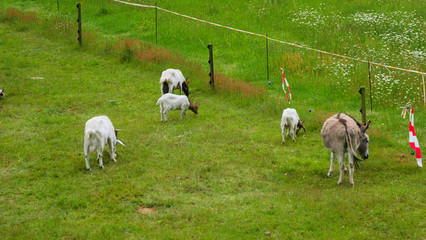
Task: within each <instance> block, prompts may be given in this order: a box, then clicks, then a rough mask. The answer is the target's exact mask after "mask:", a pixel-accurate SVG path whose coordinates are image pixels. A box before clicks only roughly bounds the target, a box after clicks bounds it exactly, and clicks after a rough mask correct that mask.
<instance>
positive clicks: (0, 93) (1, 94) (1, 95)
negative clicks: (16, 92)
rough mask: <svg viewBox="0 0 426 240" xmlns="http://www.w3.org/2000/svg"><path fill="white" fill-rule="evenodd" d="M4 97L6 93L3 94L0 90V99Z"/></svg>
mask: <svg viewBox="0 0 426 240" xmlns="http://www.w3.org/2000/svg"><path fill="white" fill-rule="evenodd" d="M4 95H6V93H5V92H4V90H3V89H0V98H2V97H3V96H4Z"/></svg>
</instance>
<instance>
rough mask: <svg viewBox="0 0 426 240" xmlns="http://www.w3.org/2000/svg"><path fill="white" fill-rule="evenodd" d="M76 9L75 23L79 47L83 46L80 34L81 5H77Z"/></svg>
mask: <svg viewBox="0 0 426 240" xmlns="http://www.w3.org/2000/svg"><path fill="white" fill-rule="evenodd" d="M77 9H78V18H77V22H78V31H77V32H78V42H79V44H80V47H81V46H82V44H83V38H82V32H81V4H80V3H77Z"/></svg>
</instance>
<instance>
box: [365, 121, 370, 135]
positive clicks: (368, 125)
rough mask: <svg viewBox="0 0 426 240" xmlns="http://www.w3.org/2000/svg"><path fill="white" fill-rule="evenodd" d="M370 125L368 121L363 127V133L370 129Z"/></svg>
mask: <svg viewBox="0 0 426 240" xmlns="http://www.w3.org/2000/svg"><path fill="white" fill-rule="evenodd" d="M370 123H371V121H368V123H367V125H365V127H364V132H366V131H367V129H368V128H369V127H370Z"/></svg>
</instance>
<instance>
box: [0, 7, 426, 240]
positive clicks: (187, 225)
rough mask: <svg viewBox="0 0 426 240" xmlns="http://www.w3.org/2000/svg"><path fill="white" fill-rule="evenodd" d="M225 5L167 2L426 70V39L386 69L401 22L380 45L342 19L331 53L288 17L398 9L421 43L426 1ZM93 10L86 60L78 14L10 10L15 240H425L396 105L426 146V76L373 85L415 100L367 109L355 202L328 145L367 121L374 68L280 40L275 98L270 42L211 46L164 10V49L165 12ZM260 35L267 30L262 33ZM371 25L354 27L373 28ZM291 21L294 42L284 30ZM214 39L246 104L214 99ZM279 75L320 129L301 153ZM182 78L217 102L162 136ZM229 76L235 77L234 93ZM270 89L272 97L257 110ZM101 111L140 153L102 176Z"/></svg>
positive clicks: (0, 167)
mask: <svg viewBox="0 0 426 240" xmlns="http://www.w3.org/2000/svg"><path fill="white" fill-rule="evenodd" d="M219 2H221V1H211V2H209V5H207V4H204V3H201V2H196V3H193V4H190V1H179V2H175V1H165V2H160V4H159V5H160V6H162V7H164V8H167V9H171V10H174V11H177V12H181V13H184V14H187V15H191V16H195V17H199V18H203V19H206V20H211V21H213V20H216V19H218V21H219V20H220V22H219V23H221V24H225V23H229V25H230V26H234V27H238V28H242V29H245V30H249V31H253V32H261V31H262V30H268V32H269V33H268V34H269V35H271V37H272V35H274V34H276V36H277V37H276V38H279V39H280V38H286V39H283V40H287V39H288V40H289V41H291V42H296V43H304V44H306V45H309V46H312V47H318V48H320V49H323V50H327V51H339V50H342V51H345V52H339V53H342V54H351V53H354V51H355V50H350V49H348V46H357V48H359V49H367V48H366V47H365V46H366V45H364V44H366V43H371V42H372V41H375V42H376V45H377V47H376V50H377V53H376V55H374V56H373V55H372V53H371V52H366V53H365V54H366V55H365V56H372V57H375V58H376V59H374V61H376V62H381V61H387V62H386V63H388V64H391V65H395V66H401V67H407V68H413V69H415V70H424V69H425V65H424V61H423V60H424V58H422V52H423V53H424V46H422V43H421V39H420V40H419V39H415V40H412V41H408V42H407V43H406V44H394V45H392V47H391V48H392V49H393V51H390V53H389V55H388V56H387V57H389V58H387V57H386V58H385V57H384V55H381V53H382V51H384V50H383V49H381V48H382V47H383V46H382V44H386V43H387V41H388V40H387V38H386V37H385V36H388V35H386V33H387V29H388V28H391V29H397V28H398V27H400V26H399V25H397V24H394V25H389V26H388V27H386V28H385V27H383V26H382V25H381V24H377V25H376V26H375V28H374V29H375V31H376V32H377V36H375V37H374V38H367V35H356V36H357V37H356V38H355V37H354V38H353V39H352V38H351V37H350V36H351V34H342V32H344V29H348V28H347V25H345V24H350V21H351V20H350V19H348V18H344V19H343V18H342V19H341V21H342V23H341V24H344V25H342V26H341V29H340V30H336V32H334V31H332V29H328V30H327V28H330V26H328V25H327V24H324V25H321V24H320V27H321V30H324V31H325V30H327V32H328V33H329V34H330V36H339V34H341V35H343V39H337V40H335V41H334V40H333V41H331V40H330V41H327V37H325V36H322V37H320V38H317V39H312V36H314V34H315V32H313V31H308V32H305V30H312V29H310V25H309V24H314V23H312V22H309V24H308V23H306V24H296V23H295V22H294V21H292V20H291V19H290V18H288V17H289V16H296V15H297V16H299V17H300V16H302V14H301V13H302V12H303V11H304V9H308V8H309V9H310V7H318V8H316V11H318V12H320V13H321V14H320V15H321V16H322V18H323V19H324V21H326V22H327V21H337V20H336V19H339V17H338V16H343V15H346V16H351V14H352V15H353V16H358V15H356V14H357V13H358V12H359V11H365V12H367V13H371V14H372V15H371V16H376V15H374V13H377V16H381V15H380V14H382V13H383V14H384V18H385V19H386V18H387V19H389V18H391V17H392V16H394V15H392V14H395V12H397V11H402V12H411V13H412V14H411V15H407V16H405V17H404V16H400V19H398V20H400V21H405V22H406V23H415V24H417V25H414V26H412V28H413V31H412V32H410V33H409V34H413V36H418V35H417V33H418V32H420V33H422V29H418V26H421V24H422V22H423V23H424V18H425V13H424V9H425V8H424V5H425V4H424V3H422V2H411V3H410V2H406V3H405V2H397V3H392V2H391V1H389V2H385V3H382V5H381V6H378V5H374V4H372V2H369V1H357V2H356V3H353V4H348V3H342V4H340V5H327V6H330V9H328V8H326V6H323V5H321V4H320V3H319V2H317V1H310V2H305V3H303V4H297V3H295V2H294V1H293V2H288V12H287V13H286V15H284V16H286V18H284V19H285V20H283V22H279V21H277V19H279V18H280V17H282V16H283V14H282V13H283V12H280V11H284V10H282V8H283V7H282V5H281V3H277V1H247V2H244V1H238V2H237V3H235V4H234V5H226V3H225V4H223V3H222V5H221V4H219ZM332 2H334V1H329V2H328V4H330V3H332ZM141 3H142V1H141ZM144 3H150V2H149V1H147V2H144ZM82 4H83V7H84V9H86V10H85V12H84V13H85V15H84V16H87V17H85V21H87V23H86V24H85V25H84V27H85V28H84V29H85V30H84V31H85V34H86V35H85V36H84V37H85V38H84V39H85V40H86V41H85V43H84V46H83V48H80V47H79V46H78V43H77V42H76V37H77V36H76V34H75V31H76V29H75V26H76V24H75V19H74V15H73V14H74V11H75V3H74V2H71V1H60V15H57V10H56V1H41V0H40V1H11V0H3V1H2V3H0V36H2V37H1V38H0V52H1V53H2V56H1V57H0V88H3V87H4V88H5V92H6V94H7V95H6V96H4V97H3V99H0V129H1V130H0V185H1V187H0V236H1V238H2V239H54V238H71V239H104V238H105V239H188V238H195V239H262V238H273V239H395V238H399V239H424V236H426V231H425V229H426V221H425V220H424V216H425V209H426V208H425V200H426V191H425V190H426V188H425V187H424V186H425V173H424V171H423V169H421V168H419V167H417V165H416V163H415V158H414V156H412V155H410V151H411V150H410V148H409V145H408V119H403V118H402V117H401V116H400V109H399V108H398V107H399V105H400V104H410V105H412V106H413V107H414V108H415V109H416V114H415V119H416V120H415V126H416V132H417V135H418V138H419V142H420V145H421V146H422V147H424V142H425V141H424V139H425V135H426V130H425V128H424V124H425V122H426V120H425V113H426V112H425V108H424V106H423V102H422V101H423V99H422V95H421V91H420V92H419V91H417V90H416V88H417V87H421V85H420V82H421V81H420V80H419V76H418V75H409V74H407V73H398V72H396V71H392V78H390V80H389V76H385V75H383V76H382V75H380V74H384V73H386V72H388V71H387V70H386V69H381V70H379V68H376V72H375V75H374V81H375V84H378V83H379V82H381V81H379V79H382V80H383V81H382V82H383V83H382V85H383V89H384V90H386V91H387V92H391V94H392V93H396V92H400V91H401V89H400V87H397V86H395V85H393V86H390V84H391V83H390V82H392V81H395V80H398V79H400V83H401V84H402V83H403V84H406V86H410V87H412V88H413V89H414V90H416V94H417V95H410V96H411V97H410V99H404V96H403V95H401V96H399V95H397V94H394V95H395V98H393V99H392V98H391V97H390V95H386V94H388V93H386V94H383V96H379V94H378V93H377V92H376V93H375V96H374V97H375V101H374V103H375V105H374V111H373V112H371V111H368V119H371V121H372V126H371V129H370V130H369V135H370V158H369V159H368V160H366V161H365V162H363V164H362V166H361V168H360V169H356V170H355V175H354V180H355V187H354V188H351V187H350V186H349V183H348V176H347V175H345V179H344V182H343V184H342V185H341V186H338V185H337V184H336V182H337V178H338V176H337V175H338V174H337V172H338V170H337V168H335V174H334V176H333V177H331V178H328V177H327V176H326V174H327V171H328V168H329V157H330V153H329V152H328V151H327V150H326V149H325V148H324V147H323V144H322V139H321V136H320V134H319V132H320V129H321V127H322V123H323V121H324V120H325V119H326V118H327V117H328V116H331V115H332V114H333V113H337V112H340V111H343V112H347V113H349V114H351V115H353V116H355V117H356V118H357V119H360V114H359V108H360V101H359V94H358V93H357V90H358V89H359V86H361V85H366V84H368V81H367V80H368V78H367V79H366V75H367V72H366V71H365V70H366V68H367V66H363V65H361V66H358V65H357V64H355V63H354V64H353V63H350V62H344V61H343V62H342V61H338V60H336V59H331V58H328V57H325V56H322V57H321V56H318V55H312V54H308V53H307V52H304V51H302V50H298V49H296V50H295V49H292V48H290V47H288V46H287V47H284V46H279V45H275V44H271V45H272V46H271V66H273V67H271V69H273V70H271V78H272V77H273V78H274V80H273V82H274V83H273V84H271V86H269V85H267V84H265V82H266V76H265V75H266V72H265V68H264V62H263V61H264V56H263V54H264V51H263V50H262V48H263V47H264V43H265V42H264V39H256V38H254V39H253V38H252V37H250V38H249V37H247V36H245V35H241V34H238V33H232V32H230V31H229V30H226V29H222V30H219V29H216V30H215V32H214V33H212V32H210V31H211V29H214V28H212V27H207V26H204V25H202V24H196V25H195V26H194V25H191V24H193V23H192V22H190V21H189V20H184V19H179V18H175V17H171V16H168V15H166V14H164V13H162V14H161V17H162V18H163V24H160V29H161V31H162V33H161V34H160V38H159V47H158V48H157V47H153V44H148V43H147V42H148V41H151V42H152V41H153V40H154V39H155V38H153V37H155V32H154V29H155V25H154V23H153V22H152V15H151V16H149V15H148V13H149V14H153V10H152V9H151V10H150V11H148V10H146V9H145V10H141V9H134V8H131V7H127V6H122V5H119V4H116V3H111V2H109V1H82ZM150 4H152V2H151V3H150ZM262 4H263V5H265V6H263V5H262ZM254 6H256V7H255V8H254ZM12 8H14V9H19V10H22V11H25V14H23V13H22V12H21V11H17V10H12ZM227 8H230V9H233V10H235V11H236V12H237V13H238V14H230V12H229V11H225V10H226V9H227ZM242 9H247V11H246V12H244V11H242ZM261 9H264V10H261ZM286 9H287V8H286ZM29 12H33V13H29ZM256 13H257V14H256ZM248 16H253V17H251V18H249V17H248ZM371 16H370V17H371ZM322 18H321V17H319V19H320V20H321V19H322ZM35 19H37V20H35ZM413 19H414V20H413ZM302 20H303V19H302ZM302 20H300V21H299V22H303V21H302ZM320 20H318V21H319V22H321V21H320ZM306 21H308V20H306ZM164 22H167V23H168V24H171V23H173V26H174V27H173V28H170V26H169V27H167V26H166V25H165V24H164ZM354 22H356V21H354ZM262 23H268V24H265V26H266V27H265V28H263V27H262V26H263V25H262ZM364 23H365V22H361V23H360V22H358V24H359V25H360V26H358V25H356V24H355V23H354V24H353V25H351V26H352V27H353V28H354V29H358V28H361V27H362V24H364ZM292 24H293V25H292ZM316 24H319V23H316ZM225 25H226V24H225ZM282 25H285V26H288V28H285V29H288V30H286V31H281V30H282V29H284V26H282ZM314 26H318V25H314ZM410 26H411V25H410ZM166 29H169V30H170V31H166ZM274 29H276V30H275V32H274ZM370 30H371V29H370ZM186 31H188V32H186ZM318 31H320V30H318ZM357 31H360V30H359V29H358V30H357ZM371 31H373V30H371ZM381 31H382V32H381ZM423 31H424V30H423ZM89 32H90V33H89ZM182 33H183V34H182ZM185 33H188V34H185ZM382 33H383V35H380V34H382ZM311 34H312V35H311ZM176 36H179V37H176ZM354 36H355V35H354ZM273 37H275V36H273ZM132 38H135V39H139V40H143V41H144V42H145V43H144V45H143V46H142V47H141V46H140V45H138V44H140V42H138V41H130V40H124V39H132ZM413 39H414V38H413ZM394 40H395V39H394ZM394 40H392V41H390V40H389V42H394ZM423 40H424V37H423ZM401 41H402V40H401ZM117 42H119V43H120V44H119V43H117ZM210 42H211V43H213V44H215V45H214V46H215V53H216V54H215V56H216V57H217V58H215V61H216V59H217V61H216V64H217V71H218V73H221V74H223V75H224V76H225V75H226V76H225V77H223V86H225V85H226V84H228V85H226V86H233V87H234V90H226V89H224V88H223V86H222V87H221V86H218V89H216V90H215V91H211V90H210V87H209V85H208V83H207V82H208V76H207V72H208V70H207V69H208V65H207V64H206V61H207V59H208V52H207V48H206V46H207V44H208V43H210ZM423 42H424V41H423ZM340 43H341V44H340ZM126 44H127V46H126ZM314 44H315V46H314ZM258 45H259V46H258ZM242 47H243V48H242ZM364 47H365V48H364ZM326 48H327V49H326ZM244 49H246V50H247V49H250V50H249V51H247V52H246V51H245V50H244ZM408 50H409V51H411V52H414V51H418V52H420V53H419V56H417V57H411V58H410V57H409V56H408V55H401V56H405V57H403V58H399V59H392V60H391V58H392V56H399V54H401V53H403V52H405V51H408ZM250 54H251V55H250ZM250 56H252V57H250ZM351 56H354V55H351ZM357 57H358V56H357ZM359 57H364V56H363V55H360V56H359ZM422 59H423V60H422ZM372 61H373V60H372ZM256 63H257V64H256ZM399 63H401V64H403V66H402V65H399ZM281 64H285V66H286V73H287V74H286V75H287V78H288V79H289V81H291V84H292V91H293V95H294V97H295V99H294V101H293V102H292V104H291V105H290V106H292V107H295V108H296V109H297V110H298V112H299V115H300V116H301V118H302V119H305V126H306V129H307V133H304V132H301V133H300V134H299V135H298V137H297V139H296V142H292V141H290V139H288V140H287V141H286V143H285V144H283V143H282V142H281V133H280V131H281V129H280V126H279V124H280V120H281V114H282V110H283V109H284V108H286V107H288V104H286V103H285V102H283V101H282V98H283V92H282V90H281V89H280V87H281V86H280V85H279V84H280V81H281V79H280V73H279V71H276V69H274V68H279V67H282V65H281ZM351 64H353V66H351ZM315 65H318V66H317V68H313V67H314V66H315ZM169 67H174V68H181V69H182V71H183V72H184V74H187V75H190V76H191V77H192V83H191V85H190V92H191V95H190V96H191V99H192V100H193V101H194V102H202V105H201V106H200V109H199V114H198V115H194V114H193V113H192V112H190V111H189V112H187V118H188V119H187V120H180V119H179V115H180V114H179V112H178V111H172V112H170V113H169V116H168V117H169V122H167V123H162V122H160V113H159V108H158V106H156V105H155V103H156V101H157V99H158V98H159V95H160V86H159V84H158V80H159V77H160V75H161V71H163V70H165V69H166V68H169ZM339 69H340V70H339ZM359 69H361V71H363V72H357V70H359ZM337 70H339V71H340V73H341V74H337V73H339V72H338V71H337ZM379 71H382V72H379ZM336 72H337V73H336ZM354 72H357V73H354ZM345 73H347V74H345ZM380 76H381V77H380ZM407 76H409V77H407ZM230 78H232V79H235V80H234V81H231V83H229V82H230V80H229V79H230ZM348 78H352V81H350V82H349V81H347V79H348ZM402 79H404V80H402ZM227 82H228V83H227ZM247 82H249V83H254V85H247V84H246V83H247ZM386 84H388V85H386ZM382 85H381V86H382ZM375 86H378V85H375ZM404 86H405V85H404ZM377 88H378V87H377ZM377 88H376V87H375V88H374V89H375V90H377ZM256 90H258V91H259V92H261V93H264V94H263V95H261V96H242V95H244V93H247V92H252V91H256ZM248 95H250V94H248ZM252 95H253V94H252ZM254 95H256V94H254ZM348 95H349V96H348ZM277 98H281V100H280V101H277ZM376 98H377V99H376ZM110 100H114V102H111V101H110ZM376 100H377V101H376ZM386 101H388V102H386ZM368 103H369V102H368ZM308 109H312V112H308ZM102 114H105V115H107V116H109V118H110V119H111V120H112V122H113V123H114V126H115V127H116V128H120V129H123V130H124V132H120V133H119V139H121V140H122V141H123V142H124V144H126V147H122V146H117V153H118V157H117V162H112V161H110V160H109V157H108V153H107V151H105V154H104V166H105V169H99V168H98V164H97V161H96V158H95V154H94V153H92V154H91V161H90V163H91V167H92V171H91V172H87V171H86V170H85V164H84V154H83V132H84V124H85V122H86V121H87V120H88V119H90V118H91V117H93V116H96V115H102ZM266 232H270V235H265V233H266Z"/></svg>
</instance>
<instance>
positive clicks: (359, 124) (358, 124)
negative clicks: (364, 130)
mask: <svg viewBox="0 0 426 240" xmlns="http://www.w3.org/2000/svg"><path fill="white" fill-rule="evenodd" d="M340 114H345V113H339V114H337V119H340ZM345 115H346V116H348V117H350V118H352V120H354V121H355V123H356V125H357V126H358V127H359V128H360V127H361V126H362V124H361V123H359V122H358V121H357V120H356V119H355V118H354V117H352V116H351V115H348V114H345Z"/></svg>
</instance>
